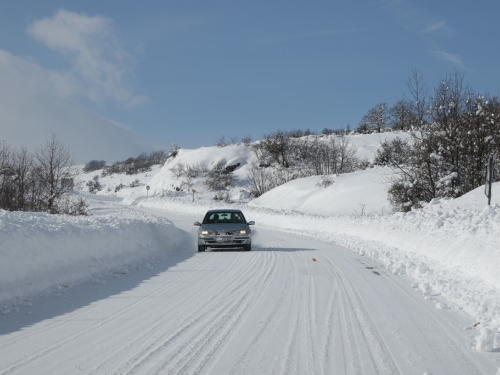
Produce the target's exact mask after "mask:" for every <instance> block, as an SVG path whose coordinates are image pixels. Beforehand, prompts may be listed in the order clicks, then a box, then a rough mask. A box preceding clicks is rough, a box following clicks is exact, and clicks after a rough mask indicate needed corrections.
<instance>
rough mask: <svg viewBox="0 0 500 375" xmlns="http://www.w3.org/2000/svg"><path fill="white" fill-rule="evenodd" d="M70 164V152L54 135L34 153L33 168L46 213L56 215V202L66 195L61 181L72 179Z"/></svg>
mask: <svg viewBox="0 0 500 375" xmlns="http://www.w3.org/2000/svg"><path fill="white" fill-rule="evenodd" d="M72 164H73V163H72V155H71V152H70V151H69V149H68V148H66V147H65V146H64V145H63V144H62V143H61V142H60V141H59V140H58V139H57V137H56V135H55V134H53V135H52V138H51V139H50V140H47V141H46V142H45V144H44V145H43V146H41V147H40V148H39V149H38V151H37V152H36V153H35V167H36V170H37V172H38V174H39V176H38V178H39V181H40V187H41V193H42V196H43V201H44V203H45V206H46V207H45V208H46V211H48V212H50V213H57V205H56V203H57V200H58V199H60V198H61V197H62V196H64V195H65V194H67V190H66V189H65V188H64V186H63V184H62V181H63V180H64V179H68V178H71V177H72V173H71V166H72Z"/></svg>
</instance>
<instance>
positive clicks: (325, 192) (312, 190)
mask: <svg viewBox="0 0 500 375" xmlns="http://www.w3.org/2000/svg"><path fill="white" fill-rule="evenodd" d="M392 175H393V173H392V171H391V169H389V168H371V169H367V170H364V171H357V172H354V173H346V174H341V175H338V176H337V175H335V176H332V177H331V182H332V184H331V185H330V186H327V187H321V186H320V184H321V181H322V177H321V176H312V177H308V178H301V179H297V180H293V181H290V182H288V183H286V184H284V185H281V186H278V187H277V188H274V189H273V190H271V191H268V192H267V193H265V194H263V195H262V196H260V197H259V198H257V199H254V200H253V201H251V202H250V203H249V205H250V206H254V207H268V208H274V209H282V210H294V211H299V212H303V213H313V214H318V215H337V214H353V213H360V214H361V213H363V214H369V213H381V212H389V211H390V210H391V207H390V204H389V202H388V201H387V182H388V179H389V178H390V177H391V176H392Z"/></svg>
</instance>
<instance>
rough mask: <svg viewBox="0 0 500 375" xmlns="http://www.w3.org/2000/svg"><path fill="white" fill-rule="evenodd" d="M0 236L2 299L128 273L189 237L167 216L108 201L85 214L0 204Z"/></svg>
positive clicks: (152, 260) (163, 254) (0, 288)
mask: <svg viewBox="0 0 500 375" xmlns="http://www.w3.org/2000/svg"><path fill="white" fill-rule="evenodd" d="M0 238H1V239H2V241H1V242H0V259H1V260H2V261H1V262H0V304H3V303H6V302H7V301H8V302H9V303H10V302H14V301H13V300H14V299H16V300H19V301H21V300H24V299H26V298H30V297H32V296H34V295H37V294H40V293H41V292H46V291H48V290H50V289H53V288H65V287H68V286H71V285H72V284H74V283H78V282H80V281H82V280H86V279H89V278H96V277H100V276H101V275H104V274H106V273H112V272H120V273H126V272H127V269H128V268H129V267H137V266H140V265H145V264H146V263H148V262H155V261H158V260H161V259H163V258H164V257H166V256H167V255H168V254H169V253H170V252H172V251H174V250H176V249H177V248H179V247H180V245H181V244H182V243H184V242H185V241H188V239H187V238H186V234H185V233H184V232H182V231H180V230H179V229H177V228H175V227H174V225H173V224H172V223H171V222H169V221H168V220H165V219H162V218H157V217H154V216H150V215H146V214H143V213H140V212H136V211H134V210H131V209H126V208H124V207H119V206H116V207H114V206H113V205H112V204H110V203H104V202H102V203H94V204H93V207H92V211H91V215H90V216H86V217H70V216H63V215H49V214H45V213H22V212H7V211H3V210H0ZM184 248H189V247H184ZM6 306H7V305H4V308H5V309H8V307H6ZM4 311H5V310H4Z"/></svg>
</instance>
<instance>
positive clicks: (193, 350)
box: [157, 256, 276, 374]
mask: <svg viewBox="0 0 500 375" xmlns="http://www.w3.org/2000/svg"><path fill="white" fill-rule="evenodd" d="M260 258H261V260H263V259H262V256H260ZM266 264H269V263H268V262H266V261H261V263H260V265H259V267H258V269H259V270H260V272H259V273H258V274H256V275H254V276H253V282H251V283H248V282H247V283H242V284H241V285H240V286H239V287H238V289H237V290H234V291H232V292H231V293H230V294H234V293H236V295H238V292H240V291H241V292H242V294H241V296H240V297H238V298H236V299H235V300H233V301H232V302H231V303H230V304H228V306H224V307H222V308H221V309H220V310H219V311H218V312H217V313H216V314H215V315H216V317H215V318H214V319H213V320H211V321H210V323H209V324H208V325H207V326H205V327H203V328H202V330H201V332H200V333H198V334H197V335H196V338H195V339H194V340H192V341H188V344H187V345H183V346H182V347H181V348H179V350H178V351H177V352H176V353H175V354H174V355H173V356H172V357H171V358H170V360H169V361H167V362H166V363H164V364H163V365H162V366H161V367H160V369H159V370H158V371H157V373H162V374H164V373H167V374H189V373H193V374H198V373H200V372H201V371H202V369H203V367H204V365H205V364H206V363H207V362H208V361H209V359H210V357H211V356H213V355H214V353H215V352H216V351H217V349H218V348H219V347H220V346H221V344H222V343H223V341H224V339H225V338H226V337H227V336H228V335H229V334H230V332H231V331H232V330H233V329H234V328H235V326H236V325H237V323H238V322H239V321H240V320H241V318H242V316H243V315H244V313H245V312H247V313H248V312H249V311H250V310H251V305H254V304H255V300H256V299H258V297H259V296H260V295H261V294H262V293H263V289H265V288H264V287H265V286H266V284H267V283H268V280H269V278H270V277H271V275H272V273H273V272H274V269H275V265H276V262H275V260H273V262H272V263H271V265H270V266H269V265H268V266H267V267H264V265H266ZM252 270H254V269H252ZM250 280H252V279H250ZM224 299H226V297H224Z"/></svg>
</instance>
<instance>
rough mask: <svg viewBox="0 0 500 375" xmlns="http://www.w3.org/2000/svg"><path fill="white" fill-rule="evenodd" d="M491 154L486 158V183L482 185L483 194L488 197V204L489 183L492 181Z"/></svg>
mask: <svg viewBox="0 0 500 375" xmlns="http://www.w3.org/2000/svg"><path fill="white" fill-rule="evenodd" d="M493 172H494V171H493V155H491V156H490V157H489V159H488V169H487V170H486V184H485V186H484V194H485V195H486V196H487V197H488V206H490V205H491V184H492V183H493V178H494V176H493V174H494V173H493Z"/></svg>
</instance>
